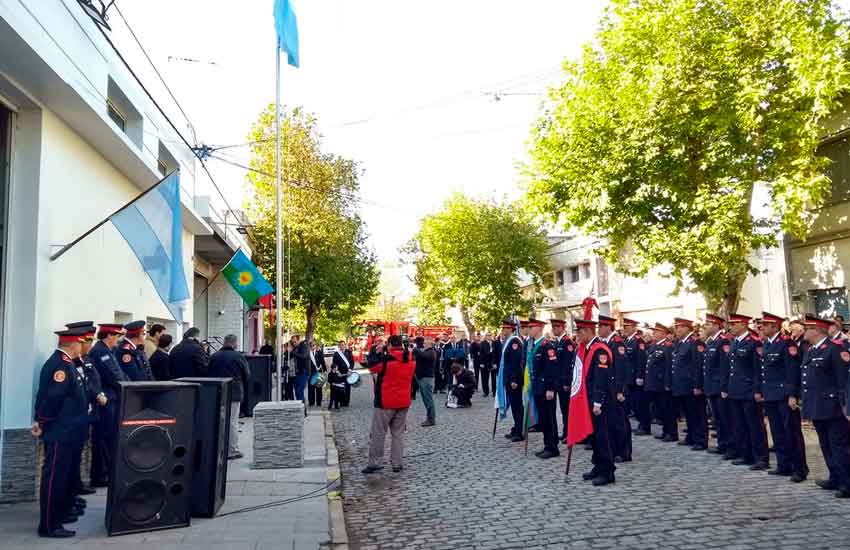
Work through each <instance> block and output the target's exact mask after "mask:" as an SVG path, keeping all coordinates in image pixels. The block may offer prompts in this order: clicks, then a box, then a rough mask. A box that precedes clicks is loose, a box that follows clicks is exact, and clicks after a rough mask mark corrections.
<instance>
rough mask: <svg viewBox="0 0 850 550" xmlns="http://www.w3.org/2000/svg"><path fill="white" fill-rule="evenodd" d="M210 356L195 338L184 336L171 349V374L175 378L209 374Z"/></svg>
mask: <svg viewBox="0 0 850 550" xmlns="http://www.w3.org/2000/svg"><path fill="white" fill-rule="evenodd" d="M208 363H209V357H208V356H207V354H206V353H205V352H204V348H202V347H201V343H200V342H198V341H197V340H195V339H194V338H184V339H183V341H181V342H180V343H179V344H177V345H176V346H174V349H172V350H171V376H173V377H174V378H198V377H204V376H209V374H207V365H208Z"/></svg>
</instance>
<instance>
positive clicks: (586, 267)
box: [578, 262, 590, 279]
mask: <svg viewBox="0 0 850 550" xmlns="http://www.w3.org/2000/svg"><path fill="white" fill-rule="evenodd" d="M578 267H579V277H581V278H582V279H590V262H587V263H583V264H581V265H580V266H578Z"/></svg>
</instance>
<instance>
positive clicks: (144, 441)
mask: <svg viewBox="0 0 850 550" xmlns="http://www.w3.org/2000/svg"><path fill="white" fill-rule="evenodd" d="M198 391H199V386H198V385H197V384H187V383H184V382H121V397H120V399H121V401H120V403H119V409H118V426H117V429H118V437H117V443H116V448H115V449H113V460H112V472H110V478H109V490H108V492H107V495H106V531H107V533H108V534H109V535H110V536H112V535H124V534H128V533H138V532H142V531H154V530H157V529H169V528H172V527H186V526H188V525H189V522H190V515H191V500H190V499H191V496H192V491H191V488H192V464H191V462H190V461H191V459H192V457H193V453H194V442H195V441H194V440H195V438H194V433H193V430H194V424H195V406H196V404H197V402H198Z"/></svg>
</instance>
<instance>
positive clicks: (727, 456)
mask: <svg viewBox="0 0 850 550" xmlns="http://www.w3.org/2000/svg"><path fill="white" fill-rule="evenodd" d="M737 458H738V455H737V454H735V453H726V454H725V455H723V460H736V459H737Z"/></svg>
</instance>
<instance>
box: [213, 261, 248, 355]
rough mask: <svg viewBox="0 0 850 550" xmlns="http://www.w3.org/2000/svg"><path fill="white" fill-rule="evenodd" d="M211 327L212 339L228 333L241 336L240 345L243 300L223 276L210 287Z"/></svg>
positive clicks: (240, 343)
mask: <svg viewBox="0 0 850 550" xmlns="http://www.w3.org/2000/svg"><path fill="white" fill-rule="evenodd" d="M208 294H209V327H208V329H207V333H208V335H209V338H210V339H213V338H216V337H218V338H224V337H225V336H226V335H228V334H235V335H236V336H238V337H239V345H240V347H241V346H242V345H243V344H244V342H243V341H242V337H243V333H242V327H243V321H242V319H243V302H242V298H241V297H240V296H239V295H238V294H236V292H235V291H234V290H233V288H231V286H230V284H228V282H227V281H225V280H224V278H223V277H219V278H217V279H216V280H215V281H213V284H212V286H211V287H210V289H209V292H208Z"/></svg>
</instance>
